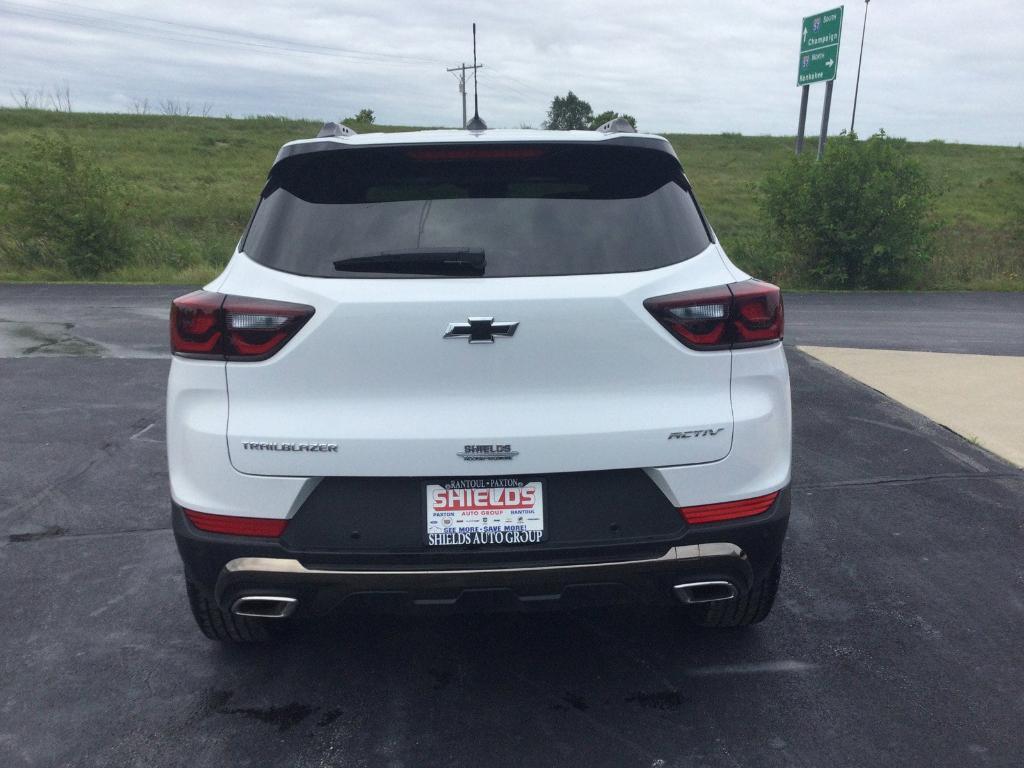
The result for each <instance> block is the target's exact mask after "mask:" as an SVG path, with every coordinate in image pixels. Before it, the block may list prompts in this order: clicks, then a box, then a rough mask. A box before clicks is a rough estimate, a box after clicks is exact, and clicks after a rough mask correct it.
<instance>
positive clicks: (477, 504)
mask: <svg viewBox="0 0 1024 768" xmlns="http://www.w3.org/2000/svg"><path fill="white" fill-rule="evenodd" d="M426 492H427V544H428V545H430V546H432V547H452V546H464V545H472V544H495V545H502V546H507V545H509V544H536V543H537V542H539V541H542V540H543V539H544V487H543V485H542V484H541V482H540V481H537V480H535V481H533V482H525V481H522V480H517V479H515V478H507V477H503V478H486V477H475V478H469V479H464V480H449V481H448V482H446V483H443V484H440V485H428V486H427V491H426Z"/></svg>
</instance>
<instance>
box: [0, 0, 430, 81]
mask: <svg viewBox="0 0 1024 768" xmlns="http://www.w3.org/2000/svg"><path fill="white" fill-rule="evenodd" d="M64 5H66V6H69V7H73V8H81V9H82V10H87V11H91V12H93V13H92V15H89V14H82V13H72V12H70V11H64V10H59V9H53V8H44V7H40V6H30V5H25V4H22V3H16V2H7V1H6V0H4V1H0V13H3V14H6V15H8V16H20V17H24V18H31V19H38V20H41V21H53V22H57V23H59V24H66V25H70V26H76V27H81V28H85V29H94V30H98V31H101V32H105V33H112V34H118V33H130V34H133V35H142V36H146V37H151V38H155V39H158V40H165V41H173V42H189V43H195V44H199V45H217V46H223V45H233V46H236V47H243V48H249V49H254V50H261V51H267V52H270V53H286V54H287V53H291V54H295V53H299V54H311V55H318V56H329V57H332V58H337V59H347V60H352V61H361V62H375V63H390V64H404V65H417V66H418V65H420V64H423V63H439V62H440V61H441V60H440V59H428V58H424V57H415V56H404V55H401V54H387V53H379V52H372V51H361V50H357V49H351V48H340V47H333V46H326V45H319V44H316V43H305V42H302V41H300V40H293V39H288V38H282V37H271V36H265V35H258V34H254V33H249V32H246V31H244V30H231V29H226V28H218V27H209V26H204V25H197V24H184V23H181V22H171V21H165V20H162V19H155V18H151V17H145V16H132V15H131V14H123V13H116V12H111V11H101V10H99V9H95V8H87V7H85V6H75V5H73V4H71V3H64ZM114 16H121V17H124V18H125V19H126V20H124V21H122V20H120V19H117V18H113V17H114ZM153 25H162V26H165V27H170V28H168V29H160V28H159V27H154V26H153Z"/></svg>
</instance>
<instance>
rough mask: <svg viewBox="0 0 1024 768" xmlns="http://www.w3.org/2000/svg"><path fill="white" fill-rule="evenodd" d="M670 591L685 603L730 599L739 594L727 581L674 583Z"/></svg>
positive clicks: (715, 601)
mask: <svg viewBox="0 0 1024 768" xmlns="http://www.w3.org/2000/svg"><path fill="white" fill-rule="evenodd" d="M672 591H673V592H675V593H676V597H678V598H679V600H680V602H683V603H686V604H687V605H693V604H696V603H717V602H720V601H722V600H732V599H734V598H735V597H736V596H737V595H738V594H739V590H737V589H736V587H735V586H734V585H733V584H732V582H729V581H693V582H689V583H688V584H676V585H675V586H674V587H672Z"/></svg>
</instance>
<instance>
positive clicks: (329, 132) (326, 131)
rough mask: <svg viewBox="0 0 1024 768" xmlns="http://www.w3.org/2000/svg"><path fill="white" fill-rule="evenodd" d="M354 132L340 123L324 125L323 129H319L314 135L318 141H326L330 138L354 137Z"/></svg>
mask: <svg viewBox="0 0 1024 768" xmlns="http://www.w3.org/2000/svg"><path fill="white" fill-rule="evenodd" d="M356 135H357V134H356V132H355V131H353V130H352V129H351V128H349V127H348V126H347V125H342V124H341V123H331V122H327V123H324V127H323V128H321V129H320V133H318V134H317V135H316V137H317V138H318V139H326V138H330V137H332V136H356Z"/></svg>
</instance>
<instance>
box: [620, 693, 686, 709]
mask: <svg viewBox="0 0 1024 768" xmlns="http://www.w3.org/2000/svg"><path fill="white" fill-rule="evenodd" d="M626 701H627V702H628V703H630V704H638V705H639V706H641V707H643V708H644V709H664V710H673V709H679V707H681V706H682V705H683V697H682V696H680V695H679V691H655V692H654V693H644V692H643V691H640V692H638V693H635V694H633V695H632V696H628V697H627V698H626Z"/></svg>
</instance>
